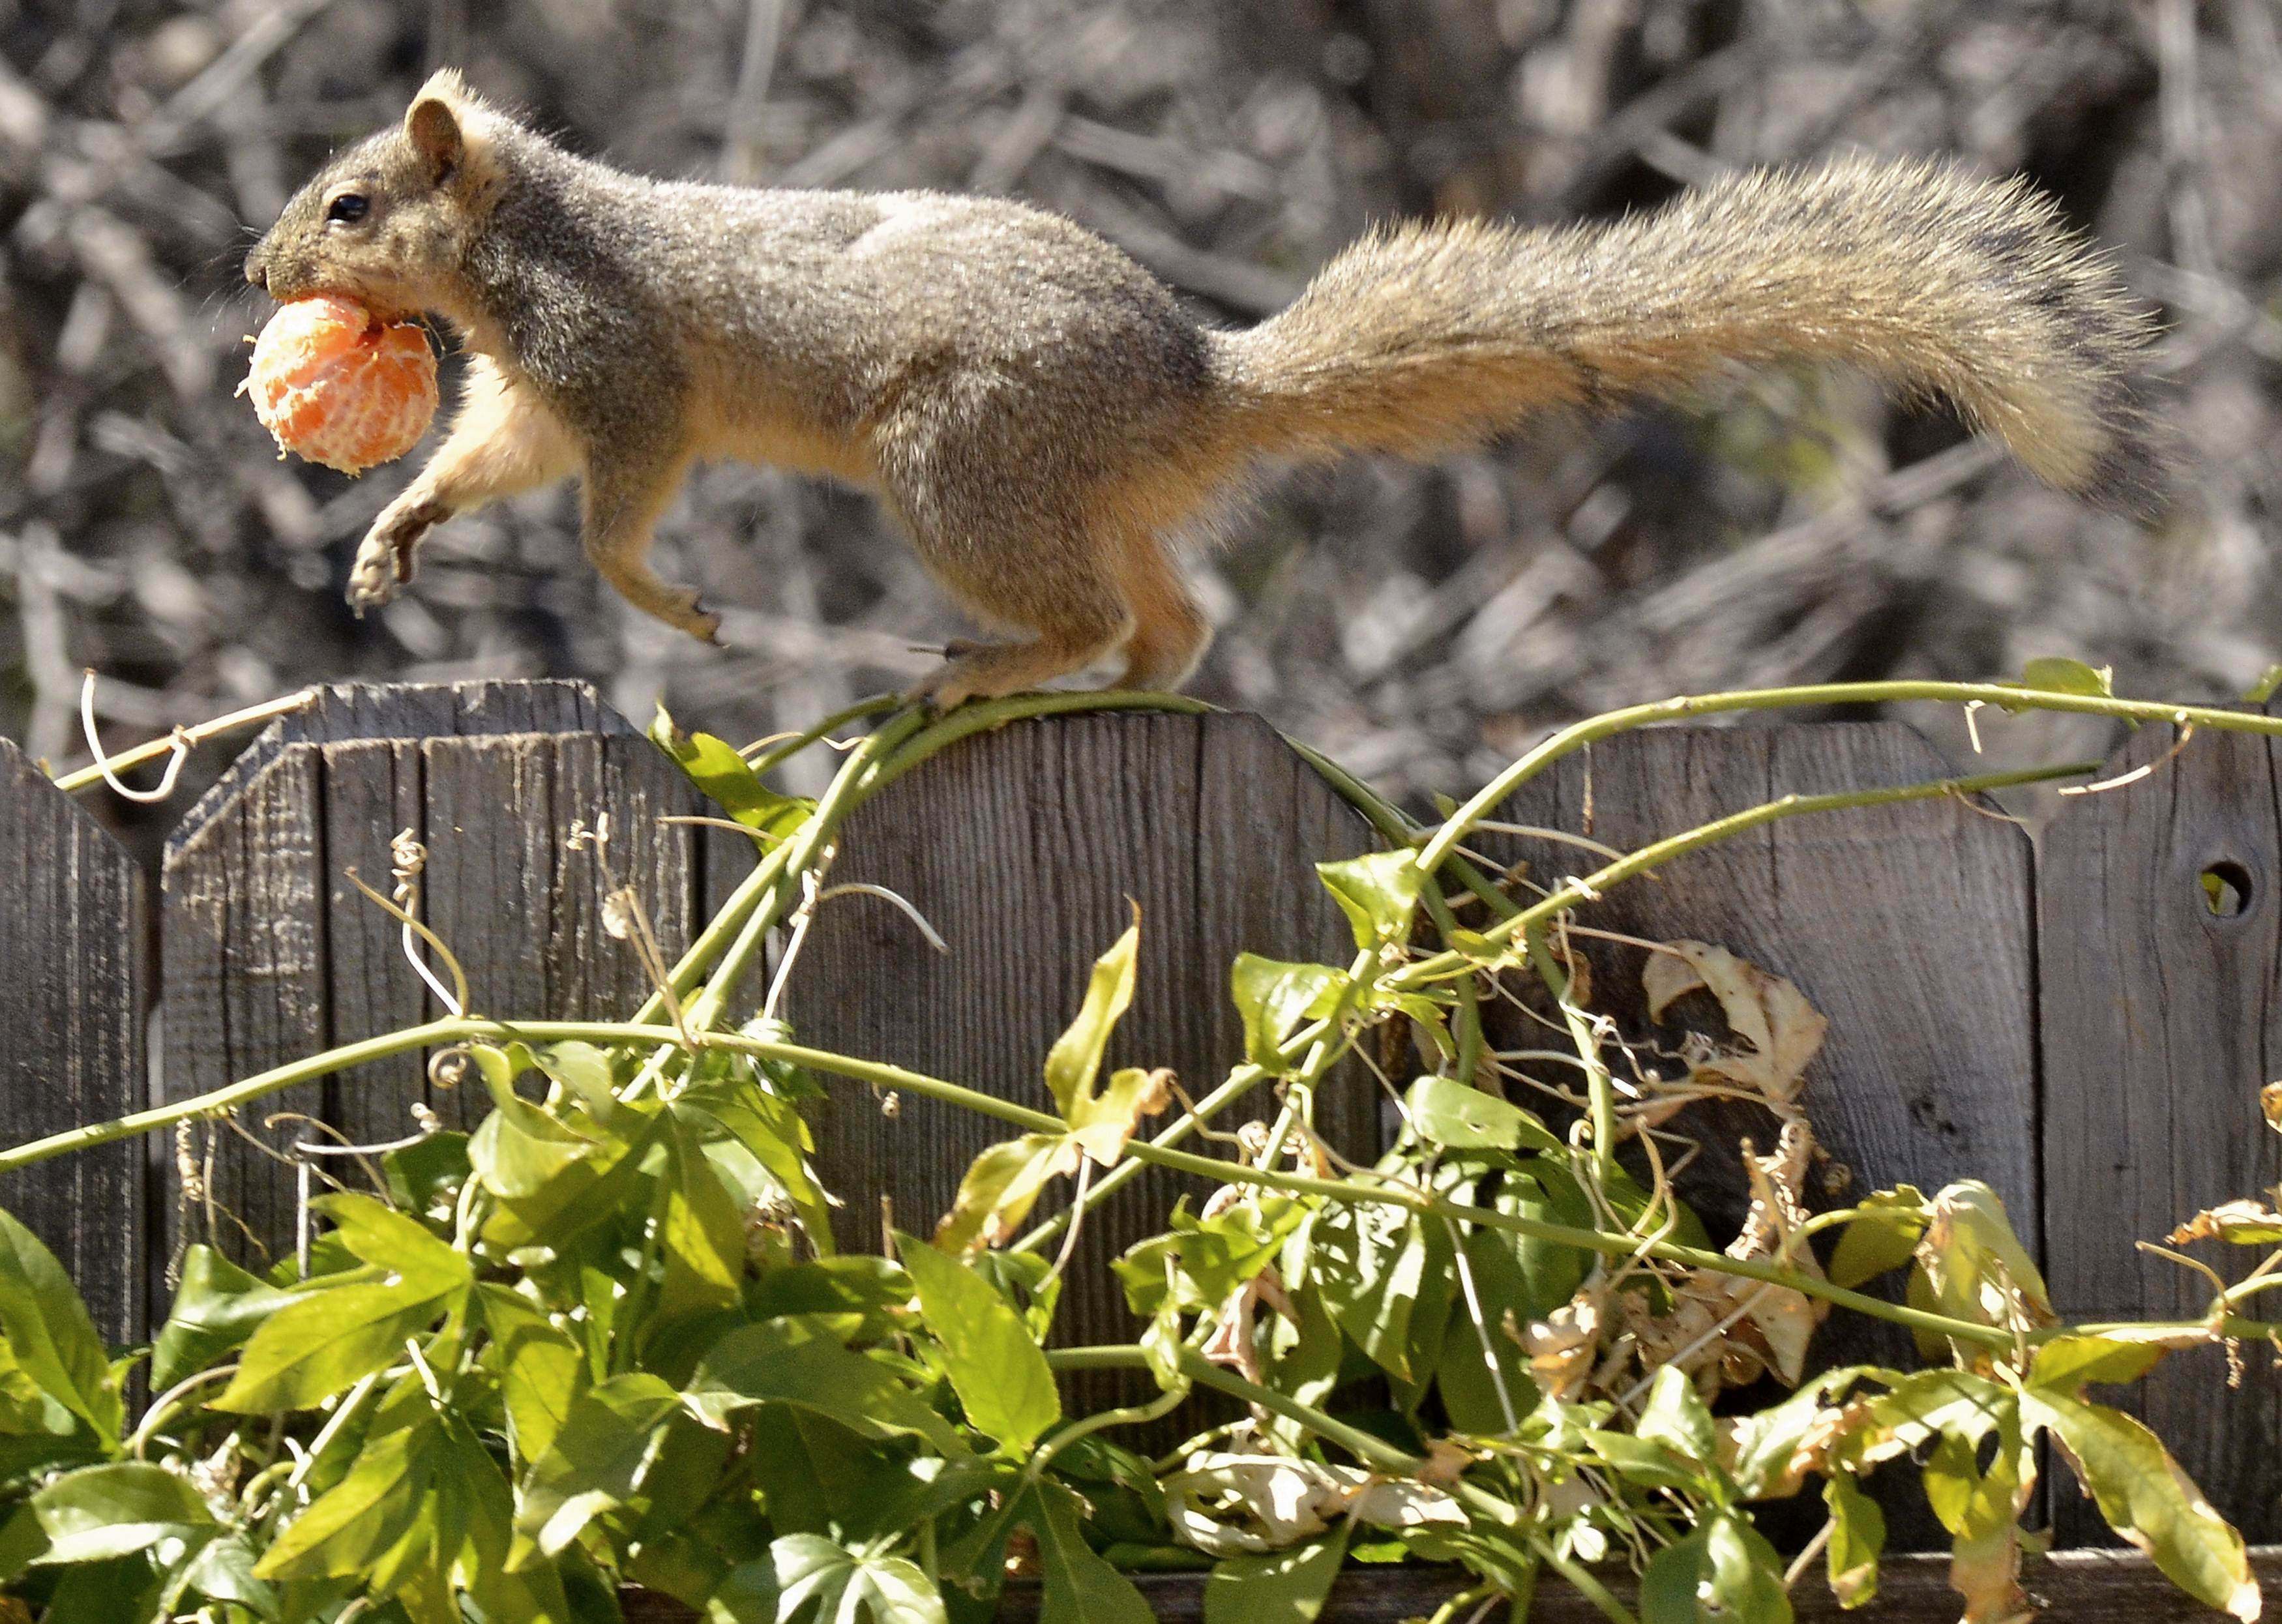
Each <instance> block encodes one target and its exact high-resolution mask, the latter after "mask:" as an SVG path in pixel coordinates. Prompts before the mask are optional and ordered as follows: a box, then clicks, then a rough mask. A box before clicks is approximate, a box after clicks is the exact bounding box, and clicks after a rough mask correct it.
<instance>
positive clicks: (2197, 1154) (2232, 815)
mask: <svg viewBox="0 0 2282 1624" xmlns="http://www.w3.org/2000/svg"><path fill="white" fill-rule="evenodd" d="M2173 742H2174V739H2173V735H2172V730H2171V729H2170V728H2169V727H2147V728H2143V729H2141V731H2140V733H2139V734H2138V736H2137V737H2135V738H2134V739H2132V740H2131V742H2130V743H2129V744H2127V746H2126V747H2125V748H2124V750H2123V752H2122V753H2121V754H2120V755H2119V756H2118V757H2117V758H2116V759H2115V761H2114V762H2111V763H2110V764H2109V768H2110V773H2120V772H2123V771H2126V770H2129V769H2131V768H2133V767H2137V766H2140V765H2152V766H2153V767H2154V773H2153V775H2152V781H2147V782H2140V783H2137V784H2132V785H2130V786H2128V787H2125V788H2123V789H2118V790H2115V791H2113V792H2110V793H2106V794H2100V795H2092V796H2082V797H2079V798H2076V800H2075V801H2074V804H2072V805H2071V806H2070V807H2069V809H2068V811H2067V812H2064V813H2063V814H2062V815H2061V817H2059V818H2058V819H2056V820H2054V821H2053V825H2052V827H2051V828H2049V829H2047V830H2046V831H2045V846H2044V862H2043V869H2042V881H2043V882H2042V885H2041V888H2040V907H2041V913H2042V927H2043V928H2042V932H2041V940H2042V944H2043V947H2042V966H2041V976H2040V992H2041V1002H2042V1006H2043V1030H2044V1039H2045V1057H2044V1058H2045V1072H2044V1076H2045V1109H2044V1143H2045V1178H2046V1185H2045V1187H2046V1190H2047V1193H2048V1194H2047V1202H2046V1207H2045V1244H2046V1248H2047V1258H2046V1264H2045V1268H2046V1274H2047V1276H2048V1278H2049V1280H2050V1283H2051V1286H2052V1288H2053V1294H2054V1295H2055V1297H2056V1298H2057V1300H2058V1301H2059V1302H2060V1303H2061V1305H2062V1306H2063V1307H2064V1309H2066V1310H2067V1311H2069V1313H2070V1315H2071V1316H2073V1317H2091V1318H2110V1317H2112V1318H2139V1317H2156V1318H2165V1317H2190V1318H2192V1317H2200V1314H2201V1312H2202V1310H2203V1308H2204V1306H2205V1305H2206V1304H2207V1303H2208V1302H2209V1299H2210V1293H2211V1287H2210V1283H2209V1281H2208V1280H2207V1279H2205V1278H2203V1277H2201V1276H2200V1275H2199V1274H2197V1273H2195V1272H2194V1271H2193V1270H2188V1269H2184V1268H2182V1267H2180V1266H2179V1265H2178V1264H2177V1263H2173V1262H2170V1261H2169V1260H2168V1259H2165V1258H2162V1257H2157V1256H2154V1255H2149V1254H2146V1253H2143V1252H2141V1251H2139V1250H2138V1247H2137V1246H2136V1245H2135V1243H2136V1242H2138V1241H2141V1240H2161V1239H2162V1238H2163V1236H2164V1235H2165V1234H2166V1233H2167V1232H2169V1230H2170V1229H2171V1228H2172V1226H2173V1225H2175V1224H2181V1223H2184V1222H2185V1221H2186V1220H2187V1219H2188V1218H2189V1217H2190V1216H2193V1214H2194V1213H2195V1212H2196V1211H2198V1210H2199V1209H2200V1208H2205V1207H2209V1206H2212V1205H2214V1204H2216V1203H2217V1202H2220V1201H2229V1200H2232V1199H2234V1198H2236V1197H2239V1196H2246V1195H2252V1194H2255V1193H2259V1192H2261V1191H2264V1190H2270V1189H2271V1188H2272V1186H2273V1185H2274V1184H2275V1183H2276V1181H2277V1179H2278V1177H2282V1154H2278V1153H2282V1141H2278V1139H2277V1137H2276V1136H2275V1135H2274V1134H2273V1133H2272V1132H2270V1131H2268V1130H2267V1129H2266V1128H2265V1127H2264V1126H2263V1123H2261V1121H2260V1119H2259V1103H2258V1092H2259V1089H2260V1087H2261V1085H2263V1084H2266V1083H2268V1082H2270V1081H2272V1080H2274V1079H2275V1078H2276V1077H2277V1076H2282V1060H2278V1058H2277V1057H2278V1054H2282V998H2278V997H2277V993H2278V991H2282V989H2278V985H2277V977H2278V975H2282V890H2278V887H2282V797H2278V791H2277V788H2276V782H2277V779H2276V774H2277V768H2278V765H2282V758H2278V756H2277V754H2276V753H2275V751H2274V750H2272V749H2271V748H2270V746H2269V745H2268V744H2267V742H2265V741H2263V740H2260V739H2255V738H2252V737H2249V736H2247V735H2245V734H2213V733H2208V732H2206V733H2204V734H2200V736H2198V737H2197V738H2196V739H2195V740H2194V741H2193V743H2192V744H2191V745H2190V746H2189V747H2188V748H2187V749H2186V750H2184V751H2183V752H2181V753H2180V754H2179V755H2178V756H2177V758H2176V759H2172V760H2166V759H2165V757H2166V756H2167V754H2168V752H2169V750H2170V749H2171V747H2172V744H2173ZM2206 873H2209V874H2214V875H2215V876H2216V878H2217V879H2219V880H2220V881H2221V882H2224V883H2223V887H2222V890H2221V892H2220V897H2219V900H2220V902H2221V903H2223V904H2226V905H2230V906H2232V905H2233V904H2234V903H2236V902H2239V907H2238V908H2236V909H2235V911H2233V912H2221V911H2219V910H2218V909H2217V908H2216V907H2215V906H2214V904H2213V899H2212V898H2211V897H2209V896H2208V894H2207V893H2206V891H2205V890H2204V882H2203V876H2204V874H2206ZM2192 1251H2193V1254H2194V1255H2197V1256H2199V1257H2201V1258H2203V1259H2204V1260H2205V1261H2206V1262H2208V1263H2210V1264H2212V1265H2213V1266H2214V1267H2216V1268H2217V1269H2219V1270H2220V1271H2221V1272H2222V1273H2224V1274H2228V1275H2229V1276H2230V1277H2232V1278H2239V1276H2240V1275H2241V1274H2242V1273H2243V1272H2244V1270H2245V1269H2246V1268H2247V1265H2248V1264H2249V1263H2251V1262H2255V1259H2256V1258H2257V1257H2258V1256H2259V1255H2261V1254H2260V1253H2259V1252H2258V1251H2257V1250H2255V1249H2243V1250H2238V1249H2237V1248H2234V1247H2226V1246H2219V1245H2210V1244H2204V1245H2199V1246H2196V1247H2193V1248H2192ZM2273 1301H2274V1300H2273V1299H2271V1298H2257V1299H2254V1300H2253V1301H2252V1302H2251V1303H2250V1304H2249V1305H2247V1311H2249V1312H2252V1313H2259V1312H2260V1305H2261V1304H2269V1305H2270V1304H2271V1303H2272V1302H2273ZM2261 1317H2265V1316H2263V1315H2261ZM2242 1364H2243V1369H2242V1371H2241V1385H2240V1387H2239V1388H2237V1389H2234V1390H2232V1391H2230V1390H2229V1387H2228V1385H2227V1364H2226V1357H2225V1356H2224V1353H2222V1352H2221V1351H2220V1350H2219V1349H2217V1348H2201V1349H2196V1350H2194V1351H2193V1352H2189V1353H2185V1354H2179V1355H2175V1356H2173V1357H2172V1358H2171V1359H2170V1360H2169V1361H2168V1362H2166V1364H2164V1365H2163V1366H2162V1367H2161V1368H2159V1369H2158V1370H2157V1371H2155V1372H2154V1374H2153V1375H2151V1376H2150V1377H2148V1379H2146V1382H2145V1383H2144V1384H2143V1385H2142V1386H2141V1387H2138V1388H2137V1389H2131V1390H2124V1391H2123V1392H2122V1393H2119V1394H2118V1395H2115V1396H2116V1397H2117V1399H2118V1402H2119V1403H2123V1404H2125V1405H2126V1406H2127V1407H2128V1408H2131V1409H2133V1410H2137V1411H2138V1413H2139V1414H2141V1415H2143V1416H2144V1417H2146V1419H2147V1421H2148V1423H2149V1424H2150V1425H2151V1426H2154V1428H2155V1430H2156V1431H2157V1432H2158V1433H2160V1434H2162V1436H2163V1438H2164V1439H2165V1440H2166V1441H2168V1442H2169V1444H2170V1445H2171V1448H2172V1450H2173V1452H2174V1453H2175V1454H2177V1457H2179V1461H2180V1464H2181V1465H2184V1466H2185V1468H2186V1470H2187V1472H2189V1474H2190V1475H2192V1476H2193V1478H2194V1479H2195V1480H2196V1481H2198V1482H2199V1483H2200V1484H2201V1485H2202V1486H2203V1488H2205V1489H2206V1491H2208V1494H2209V1495H2210V1497H2211V1499H2212V1501H2213V1503H2214V1504H2216V1505H2217V1506H2218V1507H2219V1509H2220V1510H2221V1511H2224V1512H2225V1513H2226V1514H2227V1515H2228V1516H2229V1517H2231V1518H2232V1519H2235V1521H2236V1522H2237V1523H2238V1524H2239V1525H2240V1526H2241V1527H2242V1528H2243V1531H2244V1533H2245V1534H2246V1535H2248V1536H2249V1537H2250V1538H2252V1539H2254V1540H2275V1539H2282V1379H2277V1375H2276V1371H2275V1369H2274V1359H2273V1357H2272V1356H2271V1353H2270V1350H2268V1349H2264V1348H2252V1349H2249V1350H2247V1355H2246V1356H2245V1357H2244V1359H2243V1361H2242ZM2054 1516H2055V1519H2056V1522H2057V1525H2058V1527H2059V1528H2060V1530H2061V1534H2062V1535H2063V1537H2064V1538H2066V1539H2069V1540H2071V1541H2080V1540H2084V1539H2087V1538H2092V1537H2096V1536H2098V1535H2100V1524H2099V1520H2098V1514H2097V1512H2096V1511H2094V1510H2093V1508H2092V1506H2091V1505H2090V1504H2089V1503H2087V1502H2085V1501H2084V1500H2082V1499H2081V1498H2079V1497H2077V1496H2075V1495H2073V1494H2069V1495H2060V1496H2054Z"/></svg>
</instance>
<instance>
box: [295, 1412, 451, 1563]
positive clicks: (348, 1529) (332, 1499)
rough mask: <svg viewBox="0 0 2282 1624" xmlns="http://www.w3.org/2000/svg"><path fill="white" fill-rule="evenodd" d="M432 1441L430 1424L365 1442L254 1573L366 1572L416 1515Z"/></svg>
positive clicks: (403, 1533)
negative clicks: (353, 1460) (337, 1479)
mask: <svg viewBox="0 0 2282 1624" xmlns="http://www.w3.org/2000/svg"><path fill="white" fill-rule="evenodd" d="M435 1441H436V1432H435V1428H434V1426H433V1424H432V1423H422V1424H419V1425H415V1426H403V1427H398V1428H396V1429H395V1430H393V1431H391V1432H386V1433H383V1434H380V1435H379V1436H377V1437H375V1438H372V1439H370V1440H369V1441H367V1442H366V1444H365V1447H364V1449H363V1452H362V1453H361V1454H360V1455H359V1456H358V1457H357V1461H356V1465H354V1466H353V1467H351V1468H350V1469H349V1473H348V1475H347V1476H346V1477H345V1478H343V1479H342V1480H340V1482H338V1484H336V1485H335V1486H334V1487H333V1488H332V1489H331V1490H330V1492H329V1493H327V1494H324V1495H322V1496H319V1497H318V1499H317V1500H316V1501H315V1502H314V1504H311V1505H310V1507H309V1508H308V1509H307V1511H303V1512H302V1513H301V1514H300V1515H299V1517H296V1518H295V1519H293V1520H292V1521H291V1522H290V1523H288V1524H286V1525H285V1531H284V1533H283V1534H282V1535H279V1536H278V1537H277V1540H276V1542H275V1543H274V1544H272V1545H271V1546H270V1547H269V1549H268V1551H267V1552H265V1553H264V1554H263V1556H262V1558H261V1560H260V1562H259V1563H257V1564H256V1565H255V1566H254V1570H253V1571H254V1573H256V1574H258V1575H259V1576H260V1577H261V1578H263V1579H266V1580H278V1579H336V1578H345V1577H348V1576H349V1575H352V1574H361V1573H365V1572H367V1571H368V1570H369V1569H370V1568H371V1567H372V1566H373V1565H374V1564H375V1563H376V1562H377V1561H378V1560H379V1559H380V1558H381V1557H382V1556H383V1555H384V1553H385V1552H387V1551H388V1550H390V1549H391V1548H392V1547H393V1546H394V1545H395V1544H396V1543H397V1542H398V1541H399V1540H400V1539H402V1538H403V1537H404V1535H405V1534H406V1533H407V1530H409V1529H410V1527H411V1526H412V1522H413V1519H414V1518H415V1517H416V1516H417V1515H418V1514H419V1511H420V1504H421V1498H422V1495H423V1491H424V1489H425V1488H426V1479H427V1475H428V1472H427V1463H426V1461H425V1459H424V1458H423V1456H424V1454H425V1451H426V1450H427V1449H428V1448H429V1447H430V1446H432V1445H433V1443H434V1442H435Z"/></svg>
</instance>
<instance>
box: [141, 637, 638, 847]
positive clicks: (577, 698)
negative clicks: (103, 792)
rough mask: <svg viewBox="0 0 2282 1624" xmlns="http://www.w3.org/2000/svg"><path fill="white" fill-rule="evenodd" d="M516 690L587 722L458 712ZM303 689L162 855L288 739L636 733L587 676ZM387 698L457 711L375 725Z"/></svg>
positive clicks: (185, 818)
mask: <svg viewBox="0 0 2282 1624" xmlns="http://www.w3.org/2000/svg"><path fill="white" fill-rule="evenodd" d="M516 690H521V691H524V692H526V693H530V694H533V695H544V694H553V695H562V696H565V697H568V698H569V699H570V701H571V702H572V703H573V705H574V706H575V707H578V708H582V709H585V710H586V711H590V712H591V713H592V715H593V719H594V721H593V725H592V726H591V727H583V728H559V729H531V728H503V727H497V726H491V725H487V724H486V721H485V718H484V717H483V716H481V715H480V714H476V715H472V716H471V715H468V714H466V713H465V712H464V709H463V702H467V701H470V700H477V701H479V700H480V699H481V698H483V697H485V696H490V695H500V694H504V693H507V692H510V691H516ZM309 692H310V693H311V694H312V695H314V703H313V704H312V705H311V706H310V708H309V709H308V710H307V711H297V712H295V713H294V714H292V715H291V716H283V717H280V718H278V719H277V720H276V721H274V722H272V723H270V724H269V726H268V727H265V728H263V729H262V730H261V731H260V733H258V734H255V735H254V736H253V738H252V740H251V741H249V742H247V743H246V745H245V749H244V750H241V751H240V752H239V753H238V755H237V758H235V759H233V760H232V761H231V762H230V764H229V766H227V767H225V768H224V769H223V770H222V773H221V777H219V778H217V779H216V780H215V781H213V784H212V785H211V786H210V787H209V788H208V789H206V793H205V794H203V795H201V796H199V797H198V800H197V801H196V802H194V803H192V804H191V806H190V810H189V811H188V812H185V813H183V815H182V818H181V819H180V820H178V821H177V822H176V823H175V827H174V828H172V829H170V830H168V831H167V841H166V861H167V862H169V863H171V862H172V861H173V860H174V859H175V855H176V853H177V852H178V851H180V850H181V849H182V848H183V847H184V846H186V845H187V844H188V843H190V841H191V840H192V839H194V838H195V837H196V836H197V835H198V831H199V830H201V829H203V828H206V827H207V826H208V825H210V824H212V823H213V820H215V819H216V818H218V817H220V816H221V812H222V811H223V809H224V808H225V807H226V806H227V805H228V804H229V803H230V802H231V801H232V800H234V799H236V798H237V796H239V795H241V794H242V793H244V792H245V790H246V789H249V788H251V787H252V782H253V781H254V779H255V778H256V777H258V776H259V775H260V772H261V770H262V769H263V768H264V767H266V766H267V765H268V764H269V763H270V761H271V760H272V759H274V758H276V756H277V755H278V754H279V753H280V752H281V751H283V750H284V749H285V748H286V747H287V746H288V745H291V744H301V743H314V744H345V743H350V742H355V741H358V740H364V739H402V740H424V739H431V738H469V737H482V736H486V735H491V734H501V733H521V732H532V731H541V732H561V733H594V734H639V733H640V729H639V728H637V727H634V726H633V723H632V722H629V721H628V720H627V719H625V717H623V716H620V715H619V714H618V712H617V711H615V710H613V709H612V708H611V707H610V706H609V704H608V703H605V702H604V700H603V699H602V695H601V693H600V691H599V690H597V689H596V688H595V687H594V684H593V683H591V682H588V681H586V680H584V679H581V678H570V677H480V678H470V679H467V680H462V681H457V682H327V683H319V684H316V685H314V687H313V688H311V689H310V690H309ZM391 699H396V700H400V701H403V702H407V703H417V702H422V701H425V702H428V703H431V704H439V705H440V704H442V703H449V704H451V705H452V706H453V708H454V710H455V711H459V712H460V714H457V715H455V716H454V719H453V721H454V724H455V725H452V726H448V727H442V728H439V727H432V726H431V727H420V728H418V729H416V730H415V727H413V725H412V723H411V721H410V720H409V719H407V720H406V721H404V722H402V723H400V724H396V725H393V726H392V725H390V724H388V723H386V722H383V723H382V724H381V725H379V726H374V725H373V724H372V721H371V716H372V711H373V709H374V705H375V702H380V703H385V702H386V701H388V700H391ZM469 724H472V725H469Z"/></svg>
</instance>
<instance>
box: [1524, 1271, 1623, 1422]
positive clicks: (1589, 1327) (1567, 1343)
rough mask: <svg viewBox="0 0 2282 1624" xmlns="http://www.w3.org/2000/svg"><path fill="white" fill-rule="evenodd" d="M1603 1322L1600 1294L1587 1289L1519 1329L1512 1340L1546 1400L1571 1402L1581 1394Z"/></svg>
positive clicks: (1589, 1374)
mask: <svg viewBox="0 0 2282 1624" xmlns="http://www.w3.org/2000/svg"><path fill="white" fill-rule="evenodd" d="M1602 1319H1603V1316H1602V1311H1601V1299H1600V1294H1599V1293H1598V1291H1596V1290H1595V1289H1593V1288H1590V1287H1588V1288H1587V1289H1586V1290H1584V1291H1581V1292H1579V1293H1578V1294H1577V1295H1576V1296H1575V1297H1574V1298H1572V1300H1570V1301H1569V1302H1566V1303H1564V1304H1563V1305H1562V1306H1561V1307H1559V1308H1557V1309H1554V1310H1553V1312H1552V1313H1551V1314H1550V1315H1548V1317H1545V1318H1543V1319H1533V1320H1531V1321H1530V1322H1529V1323H1528V1324H1527V1325H1524V1326H1523V1327H1522V1328H1521V1331H1520V1334H1519V1335H1518V1336H1517V1337H1516V1338H1515V1339H1514V1340H1517V1341H1518V1342H1519V1343H1520V1344H1521V1348H1522V1351H1523V1352H1524V1353H1525V1354H1527V1355H1528V1356H1529V1374H1530V1378H1531V1379H1533V1381H1535V1382H1536V1383H1537V1385H1538V1387H1541V1389H1543V1391H1544V1393H1545V1395H1546V1396H1547V1397H1548V1398H1554V1399H1572V1398H1575V1397H1577V1396H1578V1395H1580V1393H1582V1392H1583V1391H1584V1388H1585V1385H1586V1381H1587V1378H1589V1377H1590V1376H1591V1375H1592V1373H1593V1364H1594V1359H1595V1355H1596V1354H1597V1353H1598V1352H1599V1349H1600V1346H1601V1325H1602ZM1508 1323H1509V1325H1510V1323H1511V1322H1510V1321H1509V1322H1508Z"/></svg>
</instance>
